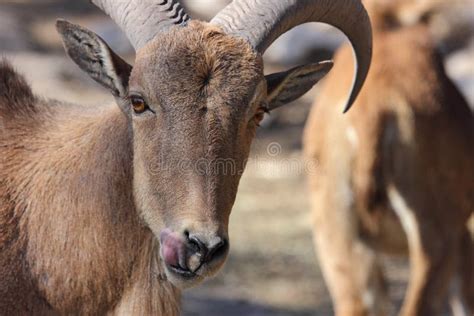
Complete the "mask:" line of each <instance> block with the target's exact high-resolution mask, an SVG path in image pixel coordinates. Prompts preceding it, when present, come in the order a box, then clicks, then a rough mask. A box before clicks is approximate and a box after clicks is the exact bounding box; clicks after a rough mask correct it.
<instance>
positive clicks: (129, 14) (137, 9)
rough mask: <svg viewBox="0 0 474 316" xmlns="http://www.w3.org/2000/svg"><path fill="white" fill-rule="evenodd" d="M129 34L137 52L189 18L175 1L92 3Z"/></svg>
mask: <svg viewBox="0 0 474 316" xmlns="http://www.w3.org/2000/svg"><path fill="white" fill-rule="evenodd" d="M91 1H92V3H94V4H95V5H96V6H97V7H99V8H100V9H101V10H102V11H104V12H105V13H106V14H107V15H109V16H110V17H111V18H112V19H113V20H114V21H115V23H117V24H118V25H119V26H120V28H121V29H122V30H123V31H124V32H125V33H126V34H127V37H128V39H129V40H130V42H131V43H132V45H133V47H134V48H135V50H138V49H139V48H141V47H143V46H144V45H145V44H146V43H148V42H149V41H150V40H151V39H153V38H154V37H155V35H156V34H158V33H159V32H163V31H165V30H166V29H168V28H169V27H171V26H173V25H182V24H185V23H186V22H187V21H188V20H189V19H190V18H189V16H188V15H187V14H186V12H184V9H183V7H182V6H181V5H180V3H179V2H178V1H176V0H91Z"/></svg>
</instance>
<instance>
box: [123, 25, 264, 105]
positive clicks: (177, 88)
mask: <svg viewBox="0 0 474 316" xmlns="http://www.w3.org/2000/svg"><path fill="white" fill-rule="evenodd" d="M262 79H263V63H262V58H261V56H260V55H259V54H258V53H256V52H255V51H254V50H253V49H252V47H251V46H250V45H249V44H248V43H247V42H245V41H244V40H242V39H239V38H235V37H231V36H229V35H226V34H224V33H222V32H221V31H220V29H219V28H217V27H215V26H212V25H210V24H208V23H205V22H199V21H192V22H190V24H189V25H188V26H187V27H175V28H173V29H172V30H171V31H170V32H168V33H166V34H160V35H158V36H157V37H156V38H155V39H154V40H153V41H152V42H151V43H150V44H148V45H147V46H146V47H144V48H143V49H142V50H141V51H139V52H138V54H137V60H136V65H135V68H134V70H133V73H132V78H131V88H132V89H133V85H138V86H140V87H142V89H143V88H144V89H146V91H144V92H145V93H146V94H151V95H154V96H156V97H157V98H158V100H157V101H160V102H162V103H164V104H162V105H163V106H173V107H176V106H179V105H186V104H188V105H189V103H190V102H192V103H193V104H200V106H204V107H207V106H212V105H213V104H217V103H218V104H222V103H227V104H229V105H240V104H242V103H247V102H248V101H249V98H251V97H252V95H253V94H254V91H255V88H256V86H257V84H258V83H259V82H260V81H261V80H262ZM216 102H217V103H216ZM169 103H173V104H169ZM242 105H243V104H242Z"/></svg>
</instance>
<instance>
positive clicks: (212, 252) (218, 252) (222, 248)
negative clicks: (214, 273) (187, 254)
mask: <svg viewBox="0 0 474 316" xmlns="http://www.w3.org/2000/svg"><path fill="white" fill-rule="evenodd" d="M228 244H229V243H228V242H227V241H226V240H225V239H221V240H220V241H219V242H218V243H217V244H215V245H214V246H213V247H212V248H210V249H209V252H208V254H207V261H212V260H214V259H215V258H218V257H220V256H222V255H223V254H224V253H226V252H227V248H228Z"/></svg>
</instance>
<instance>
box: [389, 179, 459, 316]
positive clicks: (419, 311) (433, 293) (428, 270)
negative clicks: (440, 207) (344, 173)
mask: <svg viewBox="0 0 474 316" xmlns="http://www.w3.org/2000/svg"><path fill="white" fill-rule="evenodd" d="M388 195H389V199H390V202H391V204H392V206H393V208H394V210H395V212H396V213H397V214H398V216H399V217H400V220H401V223H402V226H403V228H404V230H405V233H406V235H407V240H408V248H409V255H410V278H409V284H408V290H407V293H406V295H405V300H404V303H403V306H402V310H401V312H400V315H402V316H425V315H426V316H435V315H439V314H440V312H441V310H442V308H443V307H444V305H445V303H446V298H447V294H448V288H449V282H450V280H451V278H452V276H453V273H454V270H455V265H456V261H457V255H458V242H459V238H458V237H457V236H459V234H458V233H457V232H456V229H455V227H452V231H451V232H446V231H443V230H437V229H436V228H434V227H431V225H430V223H432V222H430V221H426V218H427V217H426V216H425V217H423V218H424V220H425V222H423V219H420V218H418V217H417V216H418V214H417V213H416V212H415V211H414V210H413V209H412V208H411V207H410V205H408V203H407V202H406V200H405V199H404V198H403V197H402V196H401V194H400V193H399V192H398V191H397V189H395V188H394V187H389V189H388ZM420 217H421V216H420Z"/></svg>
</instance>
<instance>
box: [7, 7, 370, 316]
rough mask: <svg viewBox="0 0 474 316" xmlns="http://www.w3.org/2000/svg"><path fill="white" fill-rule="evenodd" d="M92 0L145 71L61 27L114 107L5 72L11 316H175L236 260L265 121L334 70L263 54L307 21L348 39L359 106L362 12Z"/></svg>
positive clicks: (365, 65)
mask: <svg viewBox="0 0 474 316" xmlns="http://www.w3.org/2000/svg"><path fill="white" fill-rule="evenodd" d="M92 2H93V3H95V4H96V5H97V6H98V7H100V8H101V9H102V10H103V11H104V12H106V13H107V14H108V15H109V16H110V17H111V18H112V19H113V20H114V21H115V22H117V24H119V26H121V28H122V29H123V30H124V31H125V32H126V34H127V36H128V38H129V39H130V41H131V43H132V45H133V46H134V48H135V49H136V59H135V63H134V66H133V67H132V66H131V65H129V64H128V63H127V62H125V61H124V60H123V59H122V58H120V57H119V56H118V55H116V54H115V53H114V52H113V51H112V50H111V49H110V48H109V46H108V45H107V44H106V43H105V42H104V41H103V40H102V39H101V38H100V37H99V36H97V35H96V34H95V33H93V32H92V31H89V30H87V29H85V28H82V27H80V26H78V25H74V24H71V23H69V22H66V21H63V20H61V21H58V23H57V29H58V31H59V32H60V34H61V36H62V39H63V42H64V46H65V48H66V51H67V53H68V54H69V56H70V57H71V58H72V60H73V61H74V62H75V63H76V64H77V65H79V67H80V68H81V69H82V70H84V71H85V72H87V73H88V74H89V75H90V76H91V77H92V78H93V79H94V80H96V81H97V82H98V83H99V84H101V85H102V86H104V87H105V88H107V89H108V90H109V91H110V92H111V93H112V94H113V95H114V96H115V99H116V103H117V105H118V106H117V105H106V104H99V105H97V106H95V107H82V106H77V105H71V104H64V103H60V102H57V101H52V100H44V99H41V98H39V97H37V96H35V95H33V93H32V92H31V89H30V87H29V86H28V85H27V84H26V83H25V81H24V80H23V78H22V77H21V76H19V75H18V74H17V73H16V72H15V71H14V70H13V69H12V67H11V66H10V65H9V64H8V63H7V62H6V61H2V62H1V63H0V310H1V313H2V314H6V315H19V314H21V315H23V314H31V313H33V314H37V315H45V314H48V315H50V314H54V315H56V314H86V315H104V314H109V313H110V314H123V315H166V316H172V315H177V314H178V313H179V296H180V290H181V289H183V288H186V287H189V286H192V285H196V284H198V283H199V282H201V281H202V280H203V279H205V278H207V277H210V276H212V275H214V274H215V273H217V271H218V270H219V269H220V268H221V267H222V265H223V263H224V261H225V259H226V256H227V253H228V249H229V241H228V222H229V215H230V212H231V208H232V206H233V203H234V200H235V197H236V193H237V187H238V184H239V180H240V176H241V174H242V172H243V170H244V167H245V162H246V160H247V158H248V156H249V150H250V144H251V142H252V140H253V138H254V136H255V133H256V129H257V126H258V124H259V122H260V121H261V120H262V118H263V116H264V114H265V112H268V111H270V110H272V109H274V108H276V107H279V106H282V105H284V104H286V103H288V102H291V101H293V100H295V99H296V98H298V97H300V96H301V95H302V94H304V93H305V92H306V91H308V90H309V89H311V87H312V86H313V85H314V84H315V83H316V82H318V80H319V79H320V78H321V77H323V76H324V75H325V74H326V73H327V72H328V71H329V70H330V69H331V67H332V63H331V62H321V63H315V64H309V65H304V66H300V67H297V68H294V69H291V70H289V71H285V72H282V73H276V74H272V75H269V76H264V74H263V62H262V57H261V55H262V54H263V53H264V52H265V50H266V49H267V47H268V46H269V45H270V44H271V43H272V42H273V41H274V40H276V39H277V38H278V37H279V36H280V35H281V34H282V33H284V32H286V31H288V30H290V29H292V28H293V27H295V26H297V25H299V24H302V23H306V22H316V21H323V22H326V23H328V24H331V25H334V26H337V27H338V28H339V29H341V30H342V31H344V32H345V33H346V35H347V36H348V38H349V39H350V41H351V43H352V45H353V47H354V51H355V56H356V62H357V66H358V68H357V69H358V70H357V73H356V75H355V81H354V85H353V88H352V90H351V94H350V98H349V101H348V102H347V103H346V104H347V108H349V107H350V105H351V104H352V102H353V100H354V99H355V98H356V96H357V95H358V93H359V91H360V89H361V87H362V84H363V82H364V80H365V77H366V75H367V72H368V69H369V65H370V61H371V46H372V41H371V36H372V35H371V27H370V22H369V19H368V16H367V13H366V11H365V9H364V7H363V5H362V4H361V2H360V1H351V2H350V3H349V4H348V3H347V1H344V0H339V1H331V2H328V1H314V0H307V1H291V0H288V1H278V2H277V3H275V2H274V1H271V0H265V1H262V0H259V1H255V0H236V1H234V2H232V4H230V5H229V6H228V7H226V8H225V9H224V10H223V11H222V12H220V13H219V14H218V15H217V16H216V17H215V18H214V19H213V20H212V22H211V23H207V22H200V21H195V20H191V19H190V17H189V16H188V15H187V14H186V13H185V12H184V10H183V8H182V7H181V6H180V4H179V2H177V1H172V0H168V1H162V0H159V1H158V0H157V1H153V0H146V1H143V0H141V1H138V0H130V1H111V0H93V1H92ZM150 8H154V9H153V10H151V9H150ZM349 90H350V88H349V87H348V91H349ZM229 163H230V165H229Z"/></svg>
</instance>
